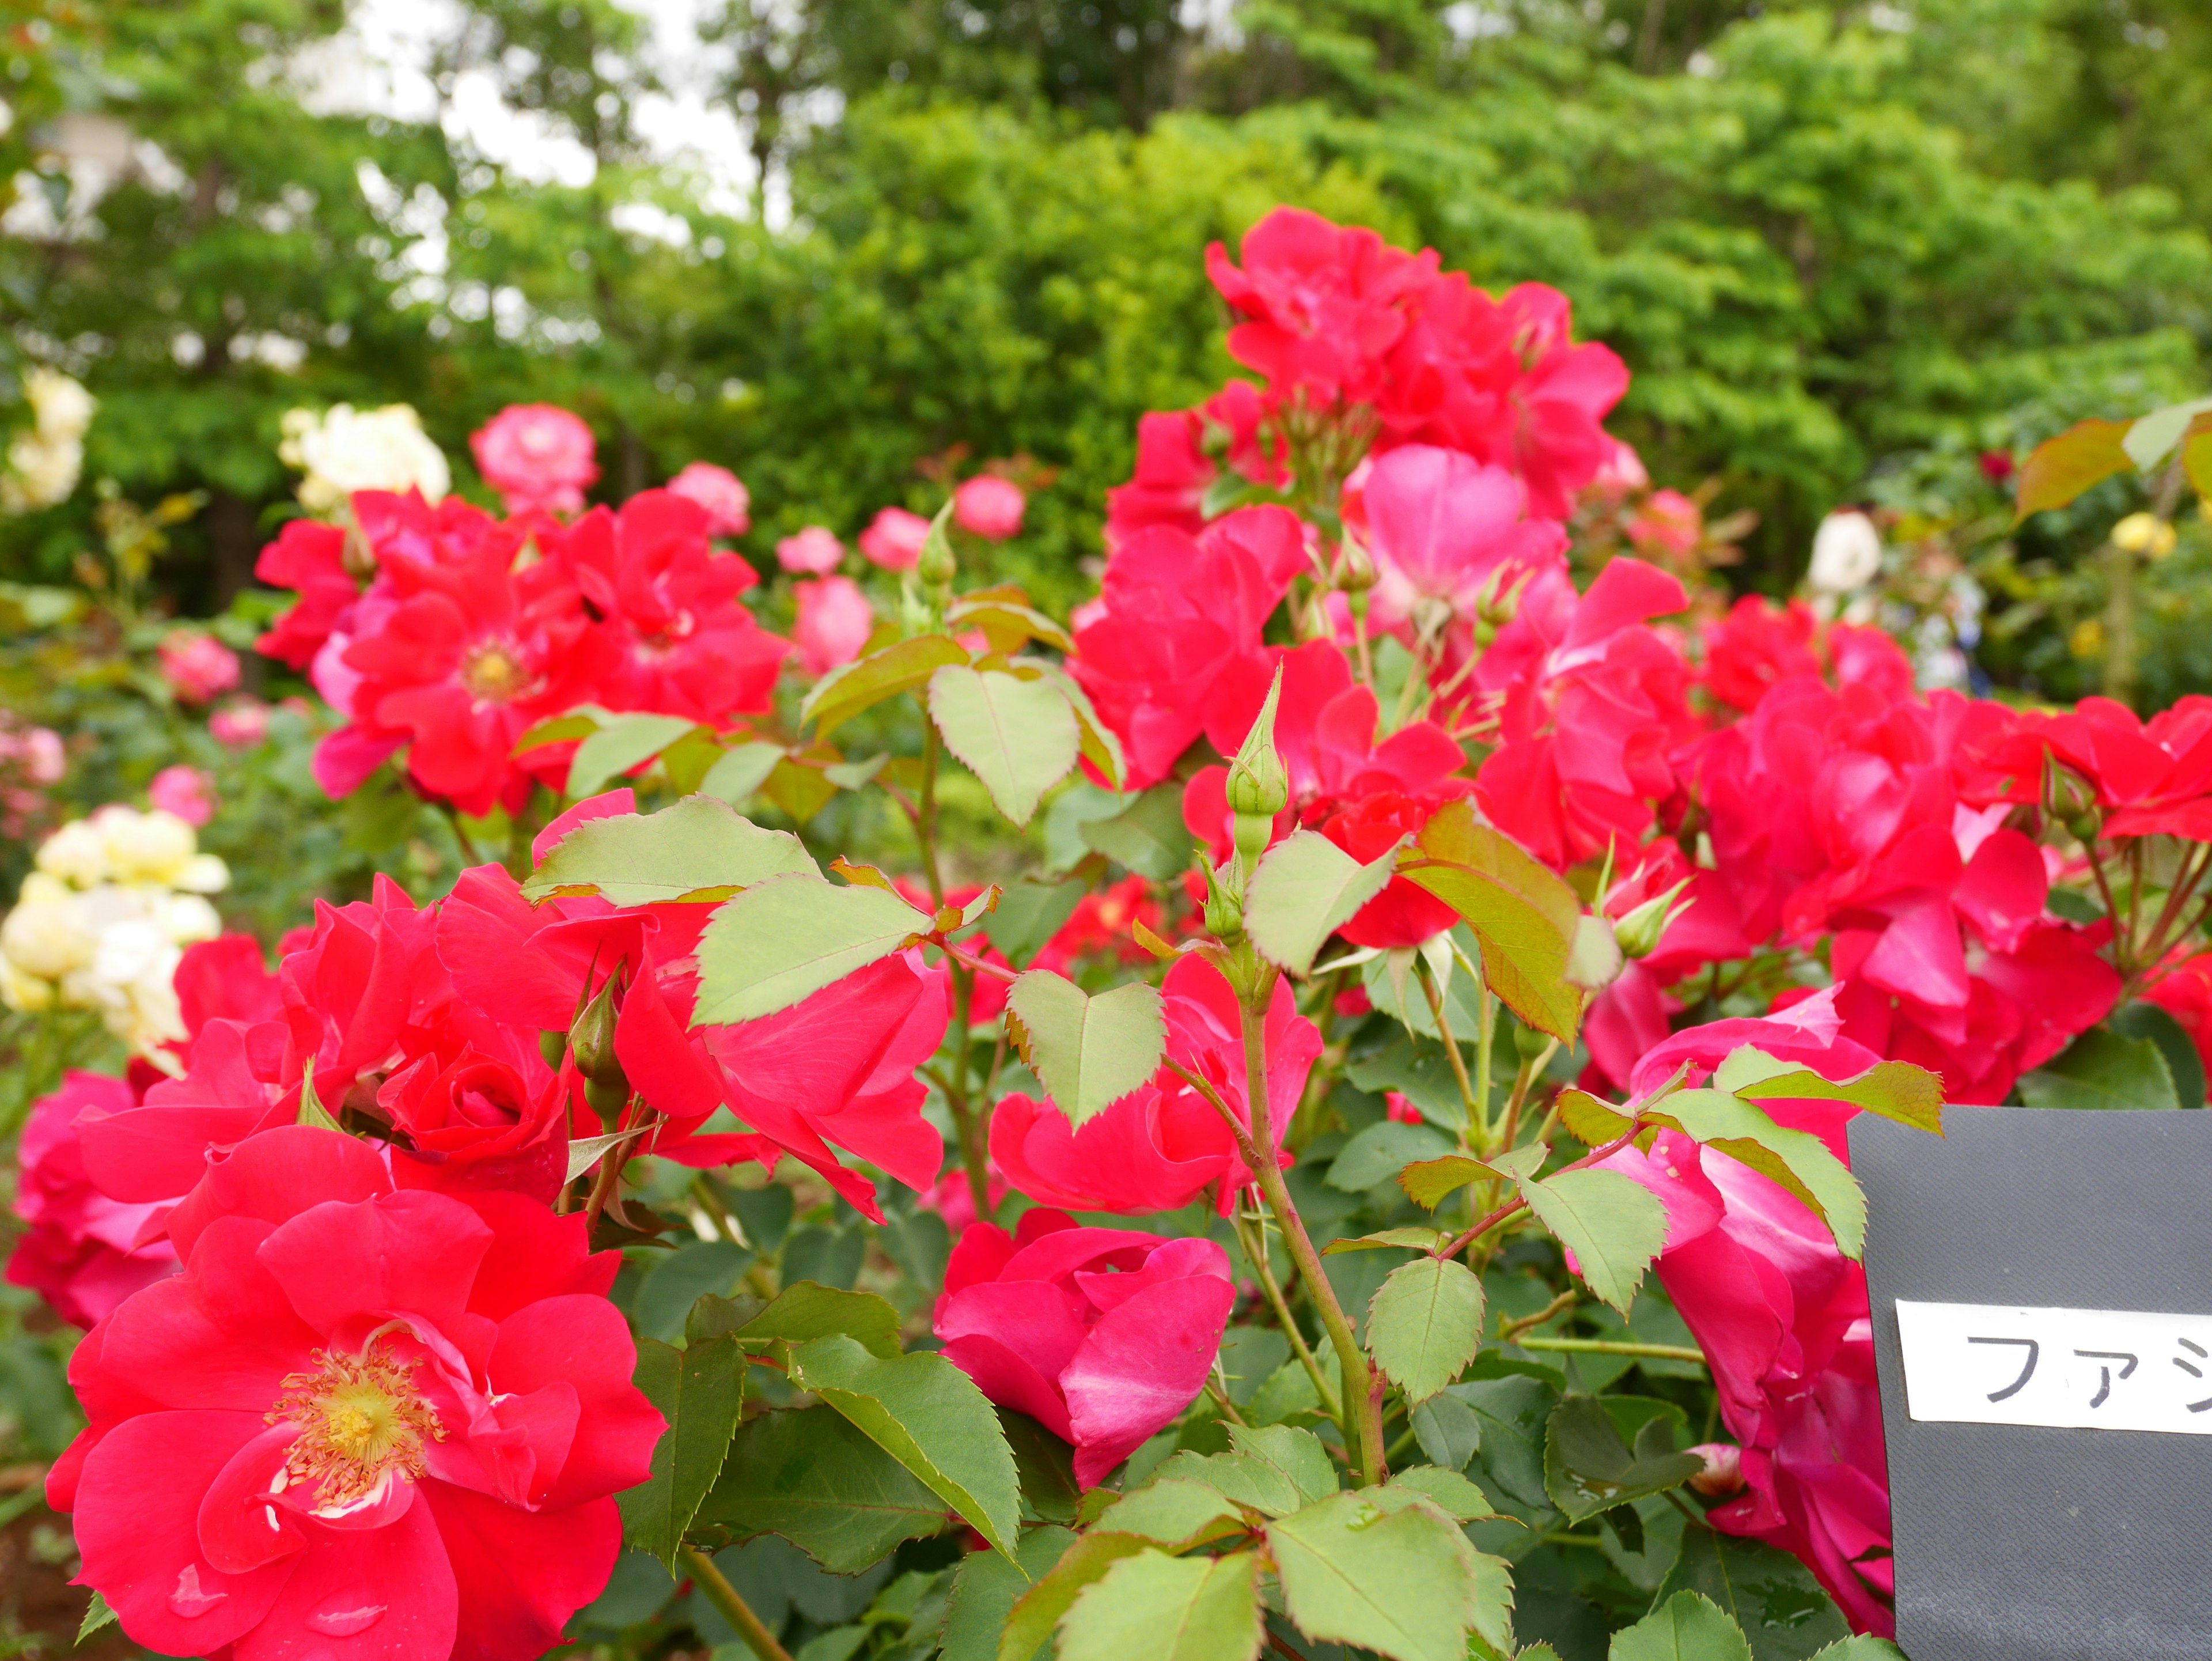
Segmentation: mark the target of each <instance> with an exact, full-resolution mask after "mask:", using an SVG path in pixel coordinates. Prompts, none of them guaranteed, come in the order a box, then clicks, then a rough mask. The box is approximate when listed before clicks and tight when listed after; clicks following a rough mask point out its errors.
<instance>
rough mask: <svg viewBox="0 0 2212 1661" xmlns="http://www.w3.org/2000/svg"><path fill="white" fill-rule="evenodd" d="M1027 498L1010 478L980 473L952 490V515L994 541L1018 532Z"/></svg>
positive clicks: (1002, 539)
mask: <svg viewBox="0 0 2212 1661" xmlns="http://www.w3.org/2000/svg"><path fill="white" fill-rule="evenodd" d="M1028 503H1029V498H1028V497H1026V496H1024V495H1023V494H1022V487H1021V486H1020V485H1018V484H1015V483H1014V482H1013V481H1012V479H1005V478H998V477H996V476H995V475H994V474H990V473H979V474H977V475H976V476H975V478H971V479H969V481H968V482H967V483H966V484H963V485H962V486H961V487H960V488H959V489H958V490H955V491H954V492H953V493H952V517H953V518H955V519H957V520H959V521H960V523H961V526H963V528H964V529H967V530H970V531H973V532H975V534H976V535H977V536H979V537H986V538H989V539H990V540H991V541H993V542H1004V541H1005V540H1006V538H1008V537H1011V536H1018V535H1020V534H1021V529H1022V509H1023V508H1024V507H1026V506H1027V505H1028Z"/></svg>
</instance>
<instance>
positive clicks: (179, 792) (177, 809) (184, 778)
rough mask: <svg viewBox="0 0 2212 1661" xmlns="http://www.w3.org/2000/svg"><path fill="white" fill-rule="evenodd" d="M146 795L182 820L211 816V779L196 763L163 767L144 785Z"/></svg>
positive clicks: (197, 821)
mask: <svg viewBox="0 0 2212 1661" xmlns="http://www.w3.org/2000/svg"><path fill="white" fill-rule="evenodd" d="M146 795H147V799H148V800H149V801H151V802H152V803H153V805H154V806H156V807H158V808H160V809H161V811H162V812H165V813H174V814H175V815H176V816H177V817H178V818H180V819H182V820H183V821H184V822H185V824H191V825H202V824H206V823H207V822H208V821H209V820H210V819H211V818H214V817H215V808H216V794H215V781H214V780H213V779H211V778H210V777H209V776H207V775H206V774H205V773H203V772H201V771H200V770H199V769H198V768H197V767H186V766H184V765H183V764H179V765H177V766H175V767H164V768H163V769H162V770H161V771H160V772H158V773H156V774H155V775H154V782H153V783H151V784H150V785H149V786H147V787H146Z"/></svg>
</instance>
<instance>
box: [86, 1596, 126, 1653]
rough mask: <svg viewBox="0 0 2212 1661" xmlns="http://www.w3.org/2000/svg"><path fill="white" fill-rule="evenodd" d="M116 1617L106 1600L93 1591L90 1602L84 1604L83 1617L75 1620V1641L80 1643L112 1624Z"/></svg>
mask: <svg viewBox="0 0 2212 1661" xmlns="http://www.w3.org/2000/svg"><path fill="white" fill-rule="evenodd" d="M117 1618H118V1617H117V1615H116V1613H115V1611H114V1610H113V1609H110V1608H109V1607H108V1606H107V1600H106V1598H105V1597H101V1596H100V1594H99V1593H98V1592H96V1591H95V1592H94V1593H93V1595H92V1602H91V1603H88V1604H87V1605H86V1606H85V1611H84V1619H83V1620H82V1621H79V1622H77V1628H76V1641H77V1642H78V1643H80V1644H82V1642H84V1640H86V1639H88V1638H89V1637H91V1636H92V1635H93V1634H94V1633H96V1632H98V1631H99V1630H100V1628H102V1627H106V1626H110V1625H112V1624H113V1623H114V1621H116V1620H117Z"/></svg>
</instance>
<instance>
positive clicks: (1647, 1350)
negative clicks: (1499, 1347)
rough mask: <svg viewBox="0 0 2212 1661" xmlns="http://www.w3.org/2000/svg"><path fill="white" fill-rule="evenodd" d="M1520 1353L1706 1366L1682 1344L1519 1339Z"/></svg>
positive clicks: (1701, 1353)
mask: <svg viewBox="0 0 2212 1661" xmlns="http://www.w3.org/2000/svg"><path fill="white" fill-rule="evenodd" d="M1516 1342H1519V1344H1520V1346H1521V1348H1523V1349H1553V1350H1558V1351H1559V1352H1560V1353H1562V1354H1568V1355H1628V1356H1638V1357H1641V1358H1643V1359H1644V1360H1649V1361H1694V1362H1696V1363H1697V1364H1698V1365H1699V1366H1705V1365H1706V1362H1705V1351H1703V1350H1701V1349H1692V1348H1689V1347H1688V1346H1687V1345H1685V1344H1638V1343H1628V1342H1623V1341H1621V1340H1620V1339H1616V1338H1522V1339H1520V1340H1517V1341H1516Z"/></svg>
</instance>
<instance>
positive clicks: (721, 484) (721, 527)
mask: <svg viewBox="0 0 2212 1661" xmlns="http://www.w3.org/2000/svg"><path fill="white" fill-rule="evenodd" d="M668 488H669V490H670V491H671V493H672V494H673V495H676V496H684V497H687V498H689V499H690V501H693V502H697V503H698V504H699V505H700V506H701V507H702V508H705V509H706V510H707V534H708V535H709V536H718V537H739V536H743V535H744V533H745V532H746V531H747V530H749V529H750V527H751V526H752V522H753V521H752V497H751V496H750V494H748V493H747V491H746V490H745V484H744V480H743V479H741V478H738V476H737V475H736V474H735V473H733V472H731V471H730V470H729V469H728V468H727V467H717V466H716V465H714V463H713V462H711V461H695V462H693V463H692V464H691V465H690V466H688V467H686V468H685V469H684V471H683V472H680V473H678V474H677V475H676V477H675V478H671V479H670V480H669V481H668Z"/></svg>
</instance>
